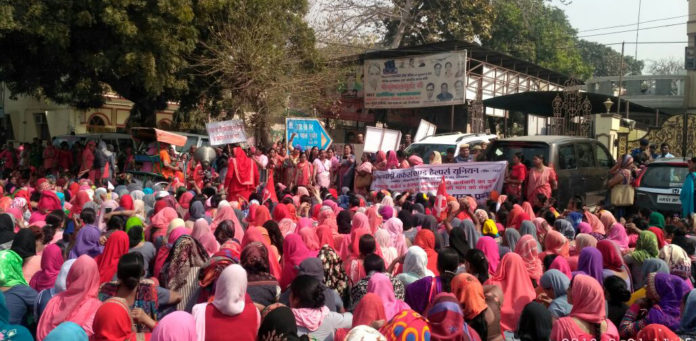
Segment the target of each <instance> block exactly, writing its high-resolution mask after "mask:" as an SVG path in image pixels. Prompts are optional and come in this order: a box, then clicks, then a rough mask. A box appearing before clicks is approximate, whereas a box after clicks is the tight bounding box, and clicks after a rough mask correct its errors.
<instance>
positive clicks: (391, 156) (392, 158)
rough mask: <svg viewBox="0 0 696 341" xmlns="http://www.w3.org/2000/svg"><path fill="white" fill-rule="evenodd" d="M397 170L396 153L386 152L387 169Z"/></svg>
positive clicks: (397, 160)
mask: <svg viewBox="0 0 696 341" xmlns="http://www.w3.org/2000/svg"><path fill="white" fill-rule="evenodd" d="M397 168H399V158H397V157H396V153H395V152H394V151H393V150H390V151H388V152H387V169H397Z"/></svg>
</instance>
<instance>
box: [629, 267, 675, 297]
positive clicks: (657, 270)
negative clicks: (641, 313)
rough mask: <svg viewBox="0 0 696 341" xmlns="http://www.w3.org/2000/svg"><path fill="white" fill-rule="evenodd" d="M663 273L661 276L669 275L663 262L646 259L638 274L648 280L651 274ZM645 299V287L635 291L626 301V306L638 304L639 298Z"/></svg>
mask: <svg viewBox="0 0 696 341" xmlns="http://www.w3.org/2000/svg"><path fill="white" fill-rule="evenodd" d="M653 272H655V273H663V274H669V267H668V266H667V263H665V261H663V260H662V259H659V258H648V259H646V260H645V262H643V266H642V267H641V270H640V274H641V276H643V278H648V275H649V274H651V273H653ZM645 297H646V290H645V286H643V287H641V288H639V289H636V290H635V291H634V292H633V293H632V294H631V299H630V300H628V302H627V303H628V305H629V306H631V305H633V303H635V302H638V300H640V299H641V298H645Z"/></svg>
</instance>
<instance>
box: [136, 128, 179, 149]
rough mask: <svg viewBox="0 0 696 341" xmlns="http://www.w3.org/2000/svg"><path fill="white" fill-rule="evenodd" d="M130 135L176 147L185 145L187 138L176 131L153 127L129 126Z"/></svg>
mask: <svg viewBox="0 0 696 341" xmlns="http://www.w3.org/2000/svg"><path fill="white" fill-rule="evenodd" d="M131 135H133V137H134V138H136V139H139V140H149V141H158V142H163V143H168V144H171V145H175V146H178V147H183V146H185V145H186V140H187V139H188V138H187V137H186V136H184V135H179V134H176V133H171V132H168V131H164V130H160V129H155V128H131Z"/></svg>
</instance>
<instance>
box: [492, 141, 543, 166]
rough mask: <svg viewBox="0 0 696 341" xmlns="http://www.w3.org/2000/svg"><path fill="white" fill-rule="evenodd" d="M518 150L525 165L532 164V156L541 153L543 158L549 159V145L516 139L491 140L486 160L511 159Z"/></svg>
mask: <svg viewBox="0 0 696 341" xmlns="http://www.w3.org/2000/svg"><path fill="white" fill-rule="evenodd" d="M518 152H521V153H522V154H523V155H524V160H523V162H524V164H525V166H527V167H531V166H532V157H534V155H539V154H541V155H543V156H544V160H546V161H547V162H548V160H549V145H547V144H545V143H536V142H518V141H496V142H493V145H491V146H490V147H489V148H488V149H487V153H486V156H487V160H488V161H503V160H505V161H508V162H510V161H511V160H512V156H513V155H514V154H516V153H518Z"/></svg>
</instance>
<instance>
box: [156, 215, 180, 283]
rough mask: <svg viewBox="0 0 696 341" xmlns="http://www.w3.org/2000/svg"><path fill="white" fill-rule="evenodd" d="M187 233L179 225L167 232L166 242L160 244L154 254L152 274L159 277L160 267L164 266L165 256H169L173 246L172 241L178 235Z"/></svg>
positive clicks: (174, 241) (175, 239) (177, 237)
mask: <svg viewBox="0 0 696 341" xmlns="http://www.w3.org/2000/svg"><path fill="white" fill-rule="evenodd" d="M186 234H188V231H187V230H186V229H185V228H183V227H181V228H176V229H174V230H173V231H171V233H170V234H169V237H168V239H167V243H166V244H164V245H162V246H161V247H160V248H159V250H157V255H156V256H155V263H154V266H153V268H152V274H153V275H154V276H155V277H159V275H160V273H161V271H162V267H163V266H164V263H165V261H166V260H167V257H169V253H170V252H171V250H172V247H174V243H176V241H177V239H179V237H181V236H183V235H186Z"/></svg>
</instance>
